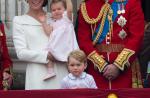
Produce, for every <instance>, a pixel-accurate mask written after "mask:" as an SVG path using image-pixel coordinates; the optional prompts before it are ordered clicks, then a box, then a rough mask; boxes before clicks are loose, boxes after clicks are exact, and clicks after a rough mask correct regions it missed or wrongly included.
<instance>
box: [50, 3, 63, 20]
mask: <svg viewBox="0 0 150 98" xmlns="http://www.w3.org/2000/svg"><path fill="white" fill-rule="evenodd" d="M64 11H65V8H64V5H63V3H62V2H57V3H54V4H52V5H51V14H52V18H54V19H61V18H62V15H63V13H64Z"/></svg>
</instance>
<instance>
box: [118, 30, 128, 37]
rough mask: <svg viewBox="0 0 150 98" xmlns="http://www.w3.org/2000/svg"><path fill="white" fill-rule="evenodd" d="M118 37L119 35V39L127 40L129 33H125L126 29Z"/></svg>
mask: <svg viewBox="0 0 150 98" xmlns="http://www.w3.org/2000/svg"><path fill="white" fill-rule="evenodd" d="M118 35H119V37H120V38H121V39H122V40H123V39H125V38H126V36H127V33H126V31H124V29H122V30H121V31H120V32H119V34H118Z"/></svg>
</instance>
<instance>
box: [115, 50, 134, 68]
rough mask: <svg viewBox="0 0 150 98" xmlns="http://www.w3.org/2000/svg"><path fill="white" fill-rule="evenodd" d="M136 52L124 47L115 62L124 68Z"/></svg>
mask: <svg viewBox="0 0 150 98" xmlns="http://www.w3.org/2000/svg"><path fill="white" fill-rule="evenodd" d="M134 53H135V51H133V50H130V49H126V48H124V49H123V50H122V52H121V53H120V54H119V55H118V57H117V58H116V60H115V61H114V64H115V65H116V66H117V67H118V68H119V69H120V70H122V71H123V70H124V67H125V64H126V63H128V60H129V58H130V57H131V56H132V55H133V54H134Z"/></svg>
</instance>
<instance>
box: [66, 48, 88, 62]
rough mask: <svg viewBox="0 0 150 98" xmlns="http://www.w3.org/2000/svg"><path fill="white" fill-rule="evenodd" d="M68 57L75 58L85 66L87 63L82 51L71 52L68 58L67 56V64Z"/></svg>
mask: <svg viewBox="0 0 150 98" xmlns="http://www.w3.org/2000/svg"><path fill="white" fill-rule="evenodd" d="M70 57H72V58H75V59H76V60H78V61H79V62H82V63H85V64H86V63H87V58H86V54H85V53H84V51H82V50H74V51H72V52H71V53H70V54H69V56H68V63H69V58H70Z"/></svg>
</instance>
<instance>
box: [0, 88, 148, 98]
mask: <svg viewBox="0 0 150 98" xmlns="http://www.w3.org/2000/svg"><path fill="white" fill-rule="evenodd" d="M111 93H114V94H116V95H117V96H118V98H150V89H115V90H102V89H97V90H95V89H77V90H27V91H24V90H14V91H0V98H107V97H108V95H109V94H111ZM113 98H114V97H113Z"/></svg>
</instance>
